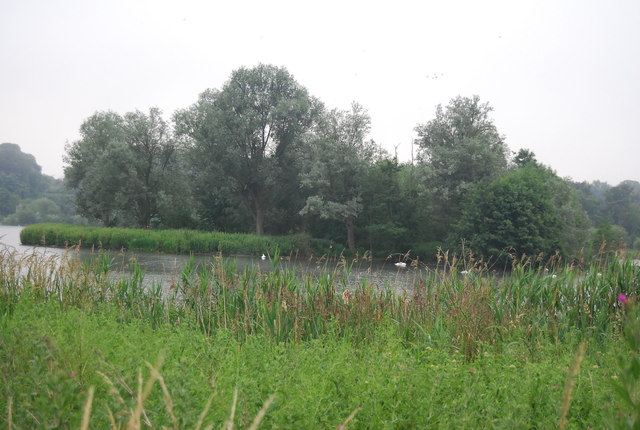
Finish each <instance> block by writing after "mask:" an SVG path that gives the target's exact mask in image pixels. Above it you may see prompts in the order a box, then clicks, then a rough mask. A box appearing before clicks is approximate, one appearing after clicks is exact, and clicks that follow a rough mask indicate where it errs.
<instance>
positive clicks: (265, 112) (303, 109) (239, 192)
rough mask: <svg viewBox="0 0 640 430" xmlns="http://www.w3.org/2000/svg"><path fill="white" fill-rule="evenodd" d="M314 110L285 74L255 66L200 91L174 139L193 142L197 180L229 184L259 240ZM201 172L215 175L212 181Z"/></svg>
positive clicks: (179, 118) (303, 91) (180, 117)
mask: <svg viewBox="0 0 640 430" xmlns="http://www.w3.org/2000/svg"><path fill="white" fill-rule="evenodd" d="M315 104H316V102H315V101H314V100H313V99H312V98H311V97H310V96H309V95H308V93H307V90H306V89H305V88H304V87H302V86H301V85H300V84H298V82H296V80H295V79H294V78H293V76H291V75H290V74H289V72H288V71H287V70H286V69H284V68H278V67H275V66H271V65H259V66H256V67H254V68H251V69H247V68H244V67H242V68H240V69H238V70H236V71H234V72H233V73H232V75H231V78H230V79H229V81H228V82H227V83H226V84H225V85H224V86H223V88H222V90H220V91H217V90H207V91H205V92H204V93H202V94H201V95H200V98H199V100H198V102H197V103H196V104H195V105H193V106H192V107H191V108H189V109H187V110H184V111H180V112H178V113H177V114H176V116H175V121H176V125H177V129H178V131H179V133H180V134H182V135H186V136H188V137H190V138H191V140H192V144H193V151H194V152H195V154H196V155H195V156H196V158H198V159H199V160H200V163H201V164H200V166H199V169H200V170H201V177H203V176H204V177H205V178H206V177H208V178H209V179H214V178H215V177H217V178H219V179H221V180H225V181H227V182H229V188H230V191H231V193H232V194H233V195H235V196H239V197H240V198H241V199H242V201H243V203H244V204H245V205H246V207H247V208H248V209H249V210H250V212H251V216H252V217H253V220H254V223H255V232H256V233H257V234H264V231H265V227H264V225H265V217H266V214H267V211H268V210H269V209H271V208H272V207H273V202H274V201H275V200H276V198H277V196H278V191H279V187H280V186H281V184H279V182H278V179H279V178H280V177H281V175H282V173H283V171H284V170H285V169H286V167H287V163H288V162H289V161H290V160H289V158H288V156H289V155H290V154H291V153H292V152H293V151H294V150H295V148H296V146H297V145H299V144H300V141H301V136H302V135H303V134H304V133H305V132H306V131H307V129H308V128H309V127H310V126H311V124H312V121H313V118H314V112H315V109H314V105H315ZM203 170H211V171H214V172H215V176H214V178H212V177H211V174H208V173H206V172H205V174H202V173H203ZM210 186H212V187H217V184H216V183H215V182H214V181H211V183H210Z"/></svg>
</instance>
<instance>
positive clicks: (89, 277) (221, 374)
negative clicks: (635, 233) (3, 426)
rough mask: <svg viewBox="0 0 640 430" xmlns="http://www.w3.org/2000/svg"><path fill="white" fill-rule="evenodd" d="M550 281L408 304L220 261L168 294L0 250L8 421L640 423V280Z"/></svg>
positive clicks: (459, 276)
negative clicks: (638, 301)
mask: <svg viewBox="0 0 640 430" xmlns="http://www.w3.org/2000/svg"><path fill="white" fill-rule="evenodd" d="M549 268H550V271H549V272H547V271H546V270H545V269H544V267H542V268H540V269H535V270H534V269H532V268H531V266H529V265H528V264H526V263H523V264H520V265H518V266H517V267H516V268H515V270H514V271H513V272H512V274H511V275H510V277H508V278H504V279H498V278H493V277H492V276H491V275H490V274H489V273H486V272H483V269H482V268H479V267H469V266H457V265H451V264H449V263H448V262H446V261H445V262H443V263H442V264H441V266H440V267H439V268H438V270H436V271H433V272H432V273H431V274H430V275H428V276H426V277H425V278H424V279H423V280H422V282H421V283H420V284H419V285H417V286H416V288H415V289H414V290H413V292H412V293H409V294H407V295H404V296H398V295H396V294H394V293H393V292H391V291H375V290H373V289H372V288H370V287H369V286H368V285H367V284H366V283H363V284H362V285H361V286H359V287H358V288H355V289H352V290H347V292H344V291H343V287H344V285H345V284H344V280H343V278H342V277H341V276H339V275H337V274H335V273H331V272H327V273H325V274H323V275H321V276H319V277H317V278H309V277H307V278H301V277H299V276H296V274H294V273H291V272H271V273H261V272H257V271H250V270H247V271H245V272H243V273H237V272H236V270H235V268H234V267H232V266H231V265H229V264H226V263H225V262H223V261H222V260H221V259H218V258H213V259H212V261H211V265H210V266H209V267H206V268H202V269H201V270H200V271H199V272H194V269H193V268H192V267H189V266H187V267H186V268H185V270H184V272H183V273H181V274H177V276H176V283H175V284H174V285H173V286H172V288H171V289H170V291H168V292H162V291H161V290H160V288H159V287H157V288H146V289H145V288H143V287H142V275H141V273H140V271H139V270H138V269H137V268H135V267H133V268H132V272H131V273H130V275H129V276H126V277H124V278H122V279H120V280H118V281H114V280H111V278H110V277H109V276H108V270H109V259H108V257H106V256H105V257H104V258H99V259H97V260H96V261H94V262H87V263H81V262H79V261H77V260H74V259H58V258H57V257H49V258H48V259H44V260H43V259H42V258H38V257H37V256H35V255H34V256H29V257H27V258H21V257H20V256H19V255H17V254H15V253H12V252H9V251H7V250H5V251H3V252H2V253H1V254H0V318H1V319H0V326H1V327H2V330H0V363H2V365H1V367H0V369H1V370H0V378H1V380H0V383H1V385H2V386H3V391H2V396H1V397H0V414H2V415H0V416H2V417H3V419H4V420H5V422H6V421H10V422H12V423H13V425H15V427H16V428H33V427H50V426H54V427H55V426H58V427H81V425H82V420H83V416H86V417H87V418H86V420H87V421H88V422H89V423H90V426H91V427H92V428H105V427H112V428H124V427H126V425H127V423H133V424H134V425H135V423H136V422H137V421H136V420H140V421H142V422H144V421H148V423H150V424H151V425H152V426H153V428H160V427H161V426H167V427H169V428H197V427H198V423H199V422H202V423H203V425H202V428H204V427H205V426H206V425H213V427H215V428H220V427H221V426H223V425H225V423H226V422H228V421H231V422H233V423H234V424H235V425H236V426H238V427H240V428H248V427H249V426H250V425H251V423H252V421H253V420H254V418H256V417H259V416H260V414H261V411H262V413H265V416H264V418H263V420H262V421H261V423H260V426H261V427H263V428H339V426H341V425H342V426H344V427H343V428H381V427H391V428H524V427H526V428H531V427H535V428H557V427H558V426H559V425H560V423H561V422H562V421H563V417H564V419H565V420H566V423H565V424H564V425H566V428H588V427H589V426H590V427H591V428H603V427H610V426H611V425H613V424H615V423H624V422H625V420H627V421H628V420H629V419H637V415H634V414H637V410H636V412H633V408H634V407H636V408H637V404H638V403H637V402H638V387H639V386H640V384H638V379H639V378H638V375H636V376H634V373H633V372H634V370H633V369H634V366H640V364H639V363H638V360H637V357H638V349H639V347H638V342H636V343H635V344H634V343H633V339H637V338H638V336H640V335H639V334H638V333H640V330H638V327H637V326H638V320H637V313H636V314H634V312H636V310H635V305H634V304H633V303H632V302H633V301H634V297H636V296H637V293H638V291H639V290H640V274H639V272H638V271H639V268H638V267H636V266H634V265H633V264H632V262H631V261H630V260H622V261H619V260H618V259H613V260H611V261H609V262H603V263H602V264H601V265H599V266H592V267H589V268H585V269H577V268H571V267H559V266H555V267H554V266H550V267H549ZM463 272H465V273H463ZM336 273H338V272H336ZM628 314H631V316H632V317H631V318H630V321H631V322H632V323H631V324H630V323H628V322H627V323H625V322H624V321H625V315H628ZM625 324H626V327H627V329H628V333H627V334H628V335H627V338H629V339H631V340H632V341H631V342H630V343H624V342H622V339H623V337H624V336H623V334H624V331H623V328H624V327H625ZM629 330H630V331H629ZM633 330H635V331H633ZM634 336H635V337H634ZM582 348H584V350H583V349H582ZM159 357H163V360H162V363H159V362H158V358H159ZM619 357H623V359H622V360H620V361H619V360H618V358H619ZM634 360H635V361H634ZM634 378H635V379H634ZM150 381H151V382H154V383H153V384H151V383H150ZM620 381H629V384H630V385H623V384H620V385H619V387H618V388H619V389H618V390H616V388H615V384H616V383H618V382H620ZM634 390H635V391H634ZM622 393H626V394H627V395H626V397H625V395H623V394H622ZM272 396H273V397H272ZM627 397H628V400H627ZM234 399H235V400H234ZM270 399H273V401H272V403H269V404H267V407H264V406H265V402H266V401H268V400H270ZM89 400H90V401H89ZM625 402H626V403H625ZM634 402H635V403H634ZM87 405H90V406H91V407H90V408H89V406H87ZM207 405H208V406H207ZM263 407H264V408H263ZM200 420H201V421H200ZM560 427H562V425H560Z"/></svg>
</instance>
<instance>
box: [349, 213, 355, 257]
mask: <svg viewBox="0 0 640 430" xmlns="http://www.w3.org/2000/svg"><path fill="white" fill-rule="evenodd" d="M347 246H348V247H349V251H351V252H356V236H355V232H354V227H353V217H352V216H349V217H347Z"/></svg>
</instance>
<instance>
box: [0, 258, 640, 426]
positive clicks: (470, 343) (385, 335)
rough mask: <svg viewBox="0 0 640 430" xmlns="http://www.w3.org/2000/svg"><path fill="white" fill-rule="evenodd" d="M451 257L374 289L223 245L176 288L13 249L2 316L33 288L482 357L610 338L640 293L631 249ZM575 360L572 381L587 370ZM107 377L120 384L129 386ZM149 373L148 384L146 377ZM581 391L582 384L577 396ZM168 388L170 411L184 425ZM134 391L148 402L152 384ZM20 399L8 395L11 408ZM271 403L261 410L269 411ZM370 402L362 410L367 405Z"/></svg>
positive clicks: (53, 300) (136, 316)
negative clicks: (504, 266)
mask: <svg viewBox="0 0 640 430" xmlns="http://www.w3.org/2000/svg"><path fill="white" fill-rule="evenodd" d="M70 253H73V250H71V251H70ZM440 257H441V258H439V264H438V267H436V268H435V269H434V270H430V271H428V272H427V273H426V274H425V275H423V276H421V277H420V278H419V280H418V282H417V283H416V285H415V286H414V287H413V288H412V289H410V290H409V291H407V292H404V293H398V292H397V291H396V290H394V289H393V288H392V286H388V288H383V289H377V288H374V287H373V285H372V284H370V283H368V282H367V281H366V280H365V281H363V282H362V283H361V284H358V285H357V286H355V287H353V286H351V287H347V285H348V284H347V282H346V281H345V277H347V276H348V275H349V273H348V272H349V271H348V267H346V268H343V269H344V270H334V271H330V270H326V271H325V272H324V273H322V274H320V275H313V276H312V275H301V274H298V273H296V272H295V271H293V270H275V271H270V272H261V271H260V270H258V269H249V268H247V269H245V270H244V271H242V272H238V270H237V268H236V267H235V265H234V263H233V261H229V260H227V259H223V258H222V257H221V256H220V255H218V256H214V257H212V259H211V262H210V264H208V265H204V266H201V267H196V265H195V264H193V260H192V261H191V263H190V264H187V265H186V266H185V268H184V270H183V271H182V272H181V273H177V274H176V275H175V279H174V282H173V283H172V285H171V286H170V287H169V288H168V289H164V288H162V286H160V285H153V284H152V285H148V284H147V283H145V282H144V273H143V272H142V271H141V270H140V268H139V267H137V266H136V265H135V264H134V265H133V266H132V267H131V268H130V271H129V272H127V273H126V274H120V276H118V277H117V278H114V277H113V276H110V267H111V261H112V260H111V257H110V256H109V254H107V253H100V254H99V255H98V257H97V258H95V259H92V260H89V261H85V262H82V261H81V260H80V259H78V258H73V255H68V256H66V257H57V256H49V257H43V256H42V255H41V254H37V253H33V254H31V255H22V254H19V253H17V252H15V251H12V250H10V249H3V250H1V251H0V318H2V320H1V321H0V322H1V324H4V325H6V324H7V323H8V321H10V320H11V318H12V315H13V314H14V313H15V312H16V309H17V307H19V306H20V303H21V301H22V300H23V298H24V297H28V299H29V300H30V301H32V302H35V303H44V304H47V305H48V306H55V307H56V308H58V309H60V311H61V312H65V311H77V312H83V313H85V314H99V313H100V312H101V311H102V310H103V309H105V307H106V308H108V309H111V311H110V312H115V318H116V319H117V321H118V322H119V323H123V324H135V322H136V321H144V323H145V324H148V325H149V326H150V327H151V329H163V330H167V329H168V330H172V328H178V327H185V326H186V327H191V328H194V329H196V330H197V331H198V332H199V333H200V335H201V336H203V337H204V338H205V339H207V338H210V339H219V338H229V339H233V342H237V345H238V348H241V345H243V344H245V343H248V344H251V342H253V341H252V339H256V338H258V339H265V340H266V341H267V342H269V343H271V344H273V345H274V346H277V345H283V344H292V345H304V344H309V343H310V344H313V342H317V341H322V340H326V339H331V340H332V342H335V341H339V342H347V343H348V344H350V345H355V346H362V347H363V348H368V347H367V345H378V342H383V343H384V344H387V343H385V342H388V341H389V339H393V340H394V341H393V342H397V343H398V345H400V348H402V349H404V350H407V351H413V352H412V354H417V355H419V356H422V355H423V354H424V353H425V351H431V350H433V349H437V350H439V351H447V353H449V354H453V356H456V357H457V356H459V357H460V358H461V359H462V360H463V361H464V362H465V363H469V365H470V366H473V363H474V362H476V361H478V360H479V361H482V358H483V357H484V356H485V355H486V354H499V353H501V352H503V351H505V349H508V348H510V347H511V346H513V345H514V344H517V345H519V347H521V348H523V349H524V350H525V351H527V353H528V354H529V357H530V359H535V357H536V355H539V354H540V353H541V349H542V348H543V347H544V345H562V344H574V345H577V344H578V343H581V342H589V343H591V344H598V343H606V342H607V341H609V340H611V339H612V338H615V337H616V336H619V333H621V327H623V320H624V303H626V302H628V301H634V300H635V297H637V295H638V292H639V291H640V267H638V266H637V264H636V262H635V261H634V260H633V259H632V258H630V257H627V256H624V255H614V256H611V257H610V258H608V259H603V260H601V261H595V262H594V263H593V264H592V265H589V266H587V267H581V266H571V265H562V264H560V262H558V261H557V259H556V258H555V257H552V258H551V259H549V260H548V261H546V262H541V261H537V262H533V261H532V260H531V259H520V260H514V261H513V265H512V268H511V270H510V272H509V273H508V274H500V275H498V274H495V273H494V272H492V271H491V270H489V268H487V267H486V265H483V264H482V263H477V262H474V261H473V259H472V258H471V259H460V260H457V259H454V258H452V259H449V258H448V256H446V255H441V256H440ZM110 315H111V314H110ZM583 352H584V351H583ZM580 360H582V357H580ZM579 365H580V364H579V362H578V365H576V366H579ZM148 367H149V371H150V372H151V373H150V374H151V377H150V378H151V379H153V380H154V381H162V379H161V375H160V373H159V370H158V369H159V367H160V366H156V367H154V366H150V365H149V366H148ZM573 370H575V372H574V374H573V376H572V378H571V379H570V383H571V384H574V382H575V377H576V375H577V370H576V369H573ZM573 370H572V371H573ZM114 375H117V373H116V372H114ZM113 377H114V378H115V376H113ZM107 379H108V380H109V381H111V385H112V386H113V387H115V386H116V385H118V384H116V383H115V382H114V379H113V378H111V377H107ZM107 379H105V380H107ZM138 379H139V381H140V384H139V385H140V386H143V384H142V379H141V376H140V377H139V378H138ZM568 380H569V379H568ZM162 383H163V382H161V384H162ZM121 389H124V390H125V391H127V389H126V384H124V382H122V381H121V383H120V387H119V388H118V389H117V390H115V391H114V390H111V391H112V393H116V392H119V390H121ZM163 390H164V392H165V393H167V391H166V388H164V389H163ZM571 390H573V385H572V386H571V389H568V391H567V392H568V393H569V395H570V394H571V392H572V391H571ZM129 391H131V393H134V392H133V390H129ZM270 394H271V393H260V394H259V395H260V397H261V399H262V400H265V399H271V397H270ZM92 395H93V394H92V393H91V396H92ZM236 395H237V394H236ZM121 397H122V396H120V398H121ZM166 397H167V395H165V400H164V402H165V407H166V410H167V411H169V412H170V413H169V418H168V419H170V422H171V423H173V424H171V425H172V426H173V427H174V428H177V427H179V424H178V422H177V421H175V417H174V416H173V412H172V409H171V408H172V407H171V406H170V405H171V403H170V402H169V400H167V398H166ZM132 398H136V399H137V400H135V401H136V402H138V401H141V400H140V399H141V394H140V392H139V393H138V395H137V397H136V395H134V394H132ZM12 399H13V398H12V397H7V398H6V399H5V404H6V405H8V406H7V407H8V408H9V412H10V413H11V412H12V409H11V408H13V406H12V405H13V404H15V402H14V401H13V400H12ZM272 400H273V399H272ZM227 401H228V400H227ZM166 402H169V403H166ZM125 403H126V402H125ZM123 404H124V403H123ZM234 404H235V400H234ZM121 406H122V405H121ZM156 406H157V405H156ZM90 407H91V401H90V400H89V399H87V401H86V406H85V409H84V411H83V414H84V415H83V416H84V417H86V418H83V420H84V419H86V420H88V419H89V418H88V416H89V414H90V412H91V410H90V409H87V408H90ZM154 407H155V406H154ZM268 407H269V406H266V407H265V408H264V409H260V411H262V412H261V413H262V415H261V416H262V417H264V413H266V410H267V409H268ZM359 407H360V406H357V407H352V408H351V409H350V411H352V412H353V413H354V414H360V412H358V411H359V409H358V408H359ZM140 408H142V406H140ZM207 408H208V406H207ZM252 410H253V411H254V412H255V411H257V409H255V408H254V409H252ZM568 410H569V403H568V401H567V399H565V400H564V403H563V408H562V411H563V412H562V417H563V418H562V420H563V421H562V423H563V426H564V425H566V422H567V419H568V418H567V417H569V418H570V415H568ZM112 415H113V414H112ZM125 415H126V417H128V418H127V419H134V418H133V417H135V422H136V423H137V424H136V425H137V426H138V427H136V428H139V426H140V425H141V424H140V423H141V422H142V421H140V420H143V421H144V415H143V413H142V412H141V410H137V409H134V412H133V413H130V412H128V413H126V414H123V415H122V416H121V417H120V418H117V417H116V418H113V421H112V422H113V423H114V424H113V426H112V427H113V428H120V424H117V422H120V423H124V422H125V421H126V420H125V418H123V417H124V416H125ZM232 415H233V414H232ZM7 416H11V414H9V415H7ZM14 416H15V414H14ZM113 416H115V415H113ZM256 416H258V415H256ZM267 416H268V413H267ZM354 416H355V418H354V417H353V416H351V415H350V414H349V413H346V414H344V415H343V417H342V420H341V421H340V422H344V423H349V422H350V421H351V420H354V419H355V421H356V422H357V420H358V418H357V416H356V415H354ZM141 417H142V418H141ZM118 419H119V420H120V421H118ZM260 419H262V418H260ZM372 419H373V418H372ZM83 422H84V421H83ZM231 422H233V417H232V419H231ZM344 425H345V426H346V424H344Z"/></svg>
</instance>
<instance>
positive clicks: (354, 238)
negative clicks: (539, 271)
mask: <svg viewBox="0 0 640 430" xmlns="http://www.w3.org/2000/svg"><path fill="white" fill-rule="evenodd" d="M492 111H493V108H492V107H491V106H490V105H489V103H487V102H483V101H481V100H480V98H479V97H478V96H472V97H462V96H458V97H455V98H453V99H452V100H451V101H450V102H449V103H448V104H447V105H438V106H437V107H436V109H435V115H434V118H433V119H430V120H427V121H426V122H425V123H421V124H418V125H417V126H416V128H415V131H416V134H417V139H415V141H414V143H415V149H416V151H415V155H416V156H415V160H414V157H413V154H414V151H413V149H412V161H411V163H400V162H399V161H398V160H397V158H396V157H392V156H391V155H389V154H388V153H386V152H385V151H383V150H382V149H381V146H380V145H378V144H377V143H375V142H373V141H372V140H371V139H369V136H368V134H369V130H370V127H371V119H370V117H369V114H368V112H367V110H366V109H365V108H364V107H363V106H361V105H359V104H358V103H356V102H354V103H353V104H352V106H351V109H350V110H340V109H331V108H329V107H326V106H324V105H323V103H322V102H321V101H320V100H318V99H317V98H315V97H313V96H312V95H310V94H309V92H308V91H307V90H306V88H305V87H304V86H303V85H301V84H300V83H299V82H298V81H296V79H295V78H294V77H293V76H292V75H291V74H290V73H289V72H288V71H287V70H286V69H285V68H283V67H276V66H271V65H258V66H255V67H252V68H246V67H241V68H239V69H237V70H235V71H234V72H233V73H232V74H231V76H230V78H229V80H228V81H227V82H225V83H224V85H222V87H221V88H219V89H216V88H210V89H207V90H205V91H204V92H202V93H201V94H200V96H199V98H198V100H196V102H195V103H194V104H193V105H191V106H189V107H187V108H185V109H179V110H177V111H176V112H175V113H174V114H173V115H172V118H171V121H166V120H165V119H163V118H162V115H161V112H160V111H159V110H158V109H157V108H151V109H150V110H149V111H148V113H143V112H140V111H137V110H136V111H133V112H127V113H124V114H120V113H116V112H111V111H102V112H96V113H95V114H94V115H91V116H90V117H89V118H87V119H86V120H85V121H84V122H83V123H82V125H81V127H80V136H81V137H80V139H79V140H77V141H75V142H72V143H71V144H69V145H67V147H66V155H65V157H64V161H65V163H66V166H65V182H66V185H67V186H68V187H70V188H69V191H67V192H66V194H65V193H60V192H59V188H60V185H59V181H53V180H51V181H49V179H47V177H43V176H42V175H40V176H38V175H39V170H40V167H39V166H37V164H35V160H33V157H31V156H27V155H25V154H21V153H19V150H17V151H16V149H17V147H15V145H8V144H5V145H3V146H2V148H1V151H4V152H0V198H2V201H3V203H4V204H3V205H2V206H0V209H1V210H2V213H4V214H6V215H7V216H5V217H4V218H3V219H0V222H5V223H11V224H31V223H34V222H55V221H58V222H60V221H63V222H77V221H78V220H79V218H80V216H82V217H84V218H85V223H101V224H103V225H105V226H112V227H139V228H145V229H149V228H151V229H190V230H203V231H218V232H227V233H249V232H254V233H256V234H259V235H262V234H269V235H275V236H277V235H291V234H304V235H309V236H311V237H314V238H318V239H322V240H326V241H329V242H330V243H331V244H332V245H333V246H334V248H338V249H342V248H343V247H346V248H348V250H349V251H348V253H349V255H356V253H357V254H359V255H362V254H364V253H367V255H373V256H375V257H378V258H385V257H387V256H389V255H404V254H406V253H407V252H409V255H410V256H411V257H414V258H415V257H417V258H419V259H420V260H421V261H425V260H433V259H435V255H436V251H437V249H438V248H442V249H450V250H452V251H453V250H456V251H457V250H459V249H460V247H461V245H462V244H463V243H464V242H463V241H464V240H467V241H468V242H471V246H473V247H474V248H475V247H477V252H478V253H479V254H482V255H484V256H485V257H487V258H500V257H499V256H500V255H505V254H506V253H527V254H528V255H532V254H540V253H544V254H546V255H550V254H554V253H555V252H558V253H559V254H560V255H562V256H563V257H565V258H567V259H568V258H574V259H577V260H581V261H582V260H587V259H588V258H590V257H591V256H592V255H595V254H597V253H598V251H599V250H600V249H601V248H602V249H603V250H609V251H615V250H617V249H618V248H620V247H626V248H634V249H640V183H638V182H635V181H624V182H623V183H621V184H618V185H617V186H614V187H612V186H610V185H608V184H604V183H601V182H597V181H596V182H593V183H572V182H571V181H570V180H567V179H562V178H560V177H558V176H557V175H556V174H555V173H554V172H553V171H552V170H551V169H550V168H548V167H546V166H543V165H541V164H540V163H539V162H538V161H537V160H536V158H535V154H534V153H533V152H531V151H530V150H527V149H522V150H520V151H519V152H518V153H517V154H511V153H510V151H509V149H508V147H507V145H506V142H505V138H504V137H503V136H502V135H501V134H500V133H499V130H498V129H497V127H496V125H495V124H494V122H493V119H492V118H491V112H492ZM514 143H515V144H517V142H514ZM18 153H19V154H18ZM7 154H8V155H7ZM20 154H21V155H20ZM12 160H13V161H12ZM532 166H533V167H536V168H537V169H538V170H537V172H538V173H537V174H531V175H528V176H527V175H525V174H524V173H523V172H520V173H518V171H519V169H525V170H526V169H528V168H529V169H530V168H532ZM18 167H19V168H18ZM16 169H17V170H16ZM18 170H19V172H22V173H19V174H18V173H16V172H17V171H18ZM525 176H526V177H525ZM38 178H40V179H38ZM42 178H44V182H45V183H48V184H49V185H46V184H45V186H44V188H43V185H42ZM510 179H516V181H517V183H518V185H517V186H516V185H515V184H513V185H512V184H509V183H508V181H509V180H510ZM43 190H44V191H43ZM489 191H490V192H491V193H493V194H491V196H486V197H487V198H484V197H483V194H484V193H487V192H489ZM520 191H522V192H523V193H524V194H523V199H525V200H526V201H517V200H519V199H520V194H519V193H520ZM70 193H71V194H70ZM72 196H73V197H72ZM72 198H74V199H75V201H74V203H75V204H71V202H70V200H71V199H72ZM503 198H504V199H507V200H506V201H499V200H500V199H503ZM43 199H44V200H43ZM536 202H537V203H536ZM532 204H533V205H534V206H535V207H536V208H537V210H535V211H534V213H529V212H528V211H527V205H532ZM547 210H548V211H549V213H542V212H544V211H547ZM541 211H542V212H541ZM489 212H490V213H489ZM2 213H0V215H2ZM76 213H77V214H79V215H76V216H74V215H75V214H76ZM483 219H485V221H486V222H483ZM547 221H548V222H547ZM549 222H550V223H549ZM516 230H517V231H516ZM464 245H465V246H468V245H469V244H468V243H465V244H464Z"/></svg>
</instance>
